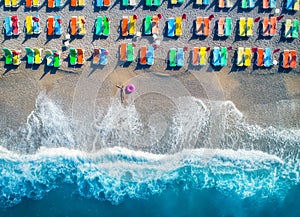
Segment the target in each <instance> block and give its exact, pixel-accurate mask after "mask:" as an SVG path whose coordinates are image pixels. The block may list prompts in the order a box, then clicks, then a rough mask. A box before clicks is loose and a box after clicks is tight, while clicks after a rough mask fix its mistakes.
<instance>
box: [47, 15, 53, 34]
mask: <svg viewBox="0 0 300 217" xmlns="http://www.w3.org/2000/svg"><path fill="white" fill-rule="evenodd" d="M47 34H48V35H54V17H53V16H50V17H48V21H47Z"/></svg>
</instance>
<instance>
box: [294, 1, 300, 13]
mask: <svg viewBox="0 0 300 217" xmlns="http://www.w3.org/2000/svg"><path fill="white" fill-rule="evenodd" d="M299 4H300V1H299V0H294V6H293V9H294V11H299Z"/></svg>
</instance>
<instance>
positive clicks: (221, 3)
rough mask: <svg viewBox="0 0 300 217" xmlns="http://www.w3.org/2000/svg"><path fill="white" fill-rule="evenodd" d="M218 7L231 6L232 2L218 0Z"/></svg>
mask: <svg viewBox="0 0 300 217" xmlns="http://www.w3.org/2000/svg"><path fill="white" fill-rule="evenodd" d="M218 6H219V8H232V6H233V3H232V1H231V0H219V4H218Z"/></svg>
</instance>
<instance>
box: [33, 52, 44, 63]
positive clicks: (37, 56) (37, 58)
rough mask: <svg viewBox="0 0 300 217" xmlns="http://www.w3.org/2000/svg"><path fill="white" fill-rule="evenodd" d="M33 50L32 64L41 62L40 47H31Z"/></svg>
mask: <svg viewBox="0 0 300 217" xmlns="http://www.w3.org/2000/svg"><path fill="white" fill-rule="evenodd" d="M33 50H34V64H38V65H39V64H41V63H42V61H43V59H42V49H41V48H33Z"/></svg>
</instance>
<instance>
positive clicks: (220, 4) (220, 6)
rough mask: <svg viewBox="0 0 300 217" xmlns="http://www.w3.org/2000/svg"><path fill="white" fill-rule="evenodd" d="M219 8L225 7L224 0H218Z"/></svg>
mask: <svg viewBox="0 0 300 217" xmlns="http://www.w3.org/2000/svg"><path fill="white" fill-rule="evenodd" d="M219 8H225V0H219Z"/></svg>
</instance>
